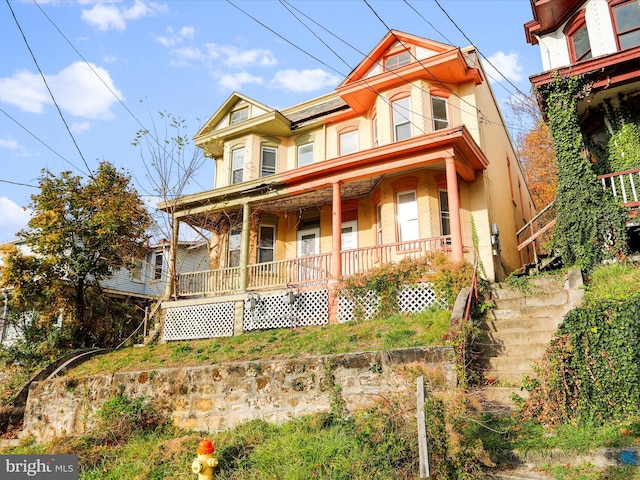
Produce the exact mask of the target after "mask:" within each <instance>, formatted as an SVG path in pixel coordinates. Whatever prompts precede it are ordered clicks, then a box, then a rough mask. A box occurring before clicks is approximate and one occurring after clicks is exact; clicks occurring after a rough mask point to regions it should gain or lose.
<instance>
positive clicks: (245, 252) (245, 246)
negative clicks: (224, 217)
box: [240, 203, 251, 292]
mask: <svg viewBox="0 0 640 480" xmlns="http://www.w3.org/2000/svg"><path fill="white" fill-rule="evenodd" d="M249 227H251V206H250V205H249V203H245V204H243V205H242V233H241V234H240V238H241V239H242V240H241V241H242V243H241V244H240V291H241V292H246V291H247V285H248V283H247V282H248V276H247V265H249Z"/></svg>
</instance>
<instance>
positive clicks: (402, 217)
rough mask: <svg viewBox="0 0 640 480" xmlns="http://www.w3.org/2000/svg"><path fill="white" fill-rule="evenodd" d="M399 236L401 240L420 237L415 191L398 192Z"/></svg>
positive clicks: (405, 240)
mask: <svg viewBox="0 0 640 480" xmlns="http://www.w3.org/2000/svg"><path fill="white" fill-rule="evenodd" d="M398 236H399V240H400V241H401V242H407V241H409V240H417V239H419V238H420V229H419V228H418V201H417V197H416V192H415V191H411V192H400V193H398Z"/></svg>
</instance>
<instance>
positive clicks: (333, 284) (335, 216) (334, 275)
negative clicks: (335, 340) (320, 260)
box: [328, 182, 342, 324]
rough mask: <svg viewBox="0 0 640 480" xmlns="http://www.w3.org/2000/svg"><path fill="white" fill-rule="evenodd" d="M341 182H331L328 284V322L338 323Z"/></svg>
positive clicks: (340, 257) (340, 270) (340, 266)
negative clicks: (331, 200)
mask: <svg viewBox="0 0 640 480" xmlns="http://www.w3.org/2000/svg"><path fill="white" fill-rule="evenodd" d="M340 185H342V182H335V183H334V184H333V203H332V205H331V239H332V246H331V280H329V285H328V296H329V323H331V324H335V323H338V278H339V277H340V275H342V255H341V254H340V252H341V250H342V197H341V195H340Z"/></svg>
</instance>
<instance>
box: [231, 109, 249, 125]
mask: <svg viewBox="0 0 640 480" xmlns="http://www.w3.org/2000/svg"><path fill="white" fill-rule="evenodd" d="M248 118H249V107H244V108H239V109H238V110H234V111H233V112H231V118H230V120H229V123H230V124H231V125H235V124H237V123H240V122H244V121H245V120H246V119H248Z"/></svg>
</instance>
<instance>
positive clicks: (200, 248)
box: [0, 240, 208, 345]
mask: <svg viewBox="0 0 640 480" xmlns="http://www.w3.org/2000/svg"><path fill="white" fill-rule="evenodd" d="M10 243H11V244H12V245H14V246H15V247H16V248H17V249H18V250H19V251H20V252H21V253H22V254H24V255H31V254H33V252H32V251H31V249H30V248H29V247H28V246H27V245H26V243H25V242H24V241H23V240H17V241H14V242H10ZM169 245H170V243H169V242H167V241H162V242H160V243H158V244H154V245H150V246H149V248H148V250H147V254H146V256H145V258H144V259H140V260H138V261H136V265H135V267H134V268H133V270H128V269H125V268H122V269H119V270H117V271H116V272H114V273H113V275H112V276H111V277H110V278H106V279H103V280H102V281H101V282H100V286H101V288H102V290H103V291H104V292H105V294H106V295H108V296H111V297H116V298H130V299H131V298H134V299H139V300H140V301H142V303H147V304H150V302H151V301H153V300H156V299H159V298H160V297H162V296H163V295H164V293H165V285H166V282H167V274H168V271H169V268H168V265H169ZM178 245H179V249H178V255H177V271H178V272H181V271H183V270H184V271H188V272H193V271H197V270H203V269H206V268H207V267H208V248H207V245H206V243H203V242H193V241H181V242H179V244H178ZM1 263H2V259H1V258H0V265H1ZM10 297H11V289H10V288H6V289H3V290H2V291H0V345H3V344H4V345H7V344H11V343H13V342H14V341H15V340H16V339H17V338H19V336H20V332H19V331H17V330H16V329H15V328H13V327H12V326H11V325H10V324H9V322H7V321H6V320H7V319H8V318H9V313H10V308H9V299H10Z"/></svg>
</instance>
